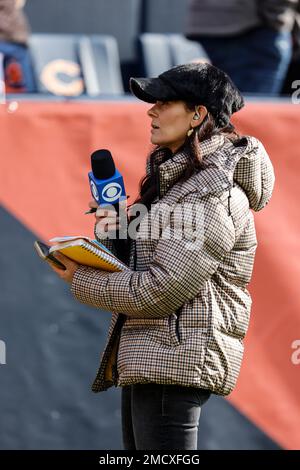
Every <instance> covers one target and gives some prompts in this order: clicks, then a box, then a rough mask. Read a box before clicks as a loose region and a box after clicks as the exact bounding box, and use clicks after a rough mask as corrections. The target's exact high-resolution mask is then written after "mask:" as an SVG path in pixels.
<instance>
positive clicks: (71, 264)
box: [49, 251, 80, 284]
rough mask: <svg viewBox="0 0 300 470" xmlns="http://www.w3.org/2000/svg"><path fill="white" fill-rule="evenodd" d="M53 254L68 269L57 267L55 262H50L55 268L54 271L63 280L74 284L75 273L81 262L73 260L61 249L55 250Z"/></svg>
mask: <svg viewBox="0 0 300 470" xmlns="http://www.w3.org/2000/svg"><path fill="white" fill-rule="evenodd" d="M53 256H55V258H57V259H58V260H59V261H61V262H62V264H63V265H64V266H65V267H66V270H63V269H59V268H57V267H56V266H55V265H54V264H53V263H50V262H49V265H50V266H51V268H52V269H53V271H54V272H55V273H56V274H57V275H58V276H59V277H60V278H61V279H62V280H63V281H66V282H68V283H69V284H72V281H73V277H74V274H75V271H76V270H77V269H78V268H79V266H80V264H78V263H75V261H72V260H71V259H70V258H68V257H67V256H65V255H63V254H62V253H60V252H59V251H55V252H54V253H53Z"/></svg>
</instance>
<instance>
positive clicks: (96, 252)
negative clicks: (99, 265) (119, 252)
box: [81, 243, 123, 268]
mask: <svg viewBox="0 0 300 470" xmlns="http://www.w3.org/2000/svg"><path fill="white" fill-rule="evenodd" d="M81 246H82V248H84V249H85V250H87V251H89V252H91V253H93V254H94V255H96V256H97V257H98V258H99V259H103V260H104V261H106V262H107V264H108V265H110V266H111V267H113V268H123V265H122V264H121V263H120V262H119V261H118V260H112V259H111V258H110V256H109V255H108V254H107V253H105V252H104V251H101V256H100V255H99V250H98V249H97V248H96V247H94V246H91V245H89V244H88V243H84V244H83V245H81Z"/></svg>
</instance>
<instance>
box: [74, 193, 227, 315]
mask: <svg viewBox="0 0 300 470" xmlns="http://www.w3.org/2000/svg"><path fill="white" fill-rule="evenodd" d="M198 207H199V211H200V213H201V214H202V215H201V226H200V225H197V231H195V229H194V227H195V225H194V222H193V221H192V218H191V217H185V220H184V236H182V237H181V239H179V237H177V238H176V237H175V236H174V233H171V236H166V233H167V232H166V231H163V233H162V235H161V238H160V239H159V241H158V243H157V246H156V249H155V253H154V257H153V260H152V263H151V265H150V266H149V269H148V270H147V271H141V272H136V271H131V270H127V271H123V272H119V273H107V272H104V271H100V270H97V269H93V268H89V267H86V266H81V267H79V268H78V269H77V271H76V272H75V275H74V278H73V282H72V286H71V290H72V293H73V295H74V296H75V297H76V299H77V300H79V301H80V302H83V303H86V304H89V305H92V306H94V307H98V308H100V309H104V310H108V311H113V312H117V313H124V314H125V315H128V316H130V317H136V318H146V317H148V318H149V317H153V318H161V317H166V316H168V315H170V314H171V313H172V312H174V311H176V310H177V309H178V308H179V307H181V306H182V305H183V304H184V303H185V302H187V301H188V300H190V299H192V298H194V297H195V295H197V293H198V292H199V291H200V289H201V288H202V287H203V286H204V284H205V282H206V281H207V280H208V279H209V278H210V277H211V276H212V275H213V274H214V273H215V271H216V270H217V269H218V266H219V264H220V263H221V261H222V259H223V257H224V256H225V255H226V254H227V253H228V252H229V251H231V249H232V248H233V245H234V242H235V230H234V226H233V222H232V218H231V217H230V216H229V215H228V212H227V207H225V206H224V205H223V204H222V203H221V202H220V200H219V199H218V198H216V197H210V198H208V199H207V200H206V202H205V203H202V204H201V203H200V205H198V206H197V210H198ZM198 220H199V219H198ZM175 226H176V225H175ZM167 229H168V227H167ZM193 235H195V239H194V240H193V238H192V236H193Z"/></svg>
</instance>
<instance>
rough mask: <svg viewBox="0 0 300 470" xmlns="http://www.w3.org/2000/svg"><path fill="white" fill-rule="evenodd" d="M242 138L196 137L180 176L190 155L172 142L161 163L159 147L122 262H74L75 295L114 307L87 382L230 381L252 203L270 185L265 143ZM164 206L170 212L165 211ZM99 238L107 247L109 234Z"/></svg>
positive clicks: (210, 385) (258, 202)
mask: <svg viewBox="0 0 300 470" xmlns="http://www.w3.org/2000/svg"><path fill="white" fill-rule="evenodd" d="M244 143H245V145H243V146H234V145H233V144H232V143H231V142H230V141H229V140H228V139H227V138H226V137H224V136H223V135H221V136H214V137H213V138H211V139H209V140H207V141H204V142H202V143H201V144H200V145H201V153H202V156H203V161H204V163H205V169H203V170H201V171H199V172H198V173H196V174H194V175H193V176H191V177H190V178H189V179H188V180H186V181H185V182H183V181H180V176H181V175H182V174H183V171H184V170H185V168H186V164H187V160H188V158H189V157H188V155H186V154H185V153H183V152H182V153H181V152H178V153H177V154H175V155H173V156H172V158H170V159H168V160H167V161H165V162H163V163H162V160H161V156H160V154H159V153H158V155H157V157H156V162H155V166H156V167H157V166H158V170H159V198H158V200H157V201H156V203H155V204H153V206H152V208H151V211H150V212H149V214H148V215H146V216H145V217H144V218H143V219H142V221H141V223H140V227H139V235H138V237H137V238H136V239H135V240H132V241H131V256H130V263H129V269H128V270H125V271H123V272H117V273H107V272H104V271H100V270H96V269H93V268H89V267H85V266H80V267H79V268H78V269H77V271H76V272H75V275H74V278H73V282H72V286H71V290H72V292H73V294H74V296H75V297H76V298H77V299H78V300H79V301H81V302H83V303H86V304H89V305H92V306H94V307H97V308H99V309H104V310H108V311H110V312H112V319H111V324H110V328H109V332H108V339H107V343H106V347H105V349H104V351H103V353H102V358H101V364H100V367H99V370H98V373H97V376H96V378H95V381H94V383H93V386H92V390H93V391H94V392H100V391H103V390H106V389H107V388H109V387H110V386H112V385H115V386H124V385H129V384H135V383H149V382H155V383H161V384H178V385H183V386H192V387H199V388H205V389H209V390H211V391H212V392H213V393H216V394H220V395H228V394H229V393H230V392H231V391H232V390H233V388H234V386H235V384H236V381H237V378H238V375H239V371H240V367H241V362H242V357H243V338H244V336H245V333H246V331H247V328H248V323H249V315H250V309H251V298H250V295H249V292H248V291H247V284H248V283H249V281H250V279H251V274H252V268H253V263H254V256H255V250H256V246H257V240H256V234H255V227H254V218H253V214H252V212H251V210H250V209H253V210H254V211H259V210H261V209H262V208H263V207H264V206H265V205H266V204H267V203H268V201H269V200H270V197H271V194H272V190H273V185H274V172H273V167H272V164H271V162H270V160H269V157H268V155H267V153H266V151H265V149H264V147H263V145H262V144H261V143H260V142H259V141H258V140H257V139H255V138H253V137H246V138H245V139H244ZM147 171H148V172H149V171H150V166H149V162H148V166H147ZM166 208H168V209H169V210H171V213H172V217H173V219H172V217H167V218H164V216H162V214H161V212H162V213H163V214H165V213H166V212H167V211H166ZM195 208H196V209H195ZM160 209H162V211H161V210H160ZM178 209H183V210H184V211H185V212H184V230H183V232H184V233H183V234H181V235H182V236H180V237H178V236H176V234H178V231H177V232H176V230H174V227H175V228H176V227H177V228H178V227H179V226H180V224H181V222H182V214H183V212H181V211H180V210H178ZM195 213H196V216H197V220H196V221H195V217H194V215H195ZM159 214H160V215H159ZM178 214H179V215H178ZM199 214H200V216H199ZM198 216H199V217H198ZM164 219H166V220H164ZM149 220H150V223H149ZM170 220H173V222H172V223H171V222H170ZM149 226H150V227H151V237H149ZM195 228H196V229H195ZM175 232H176V233H175ZM153 234H154V235H155V236H153ZM166 234H167V236H165V235H166ZM106 244H107V246H109V247H110V248H113V245H112V243H111V241H110V240H107V241H106Z"/></svg>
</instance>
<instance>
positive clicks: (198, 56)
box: [138, 33, 210, 77]
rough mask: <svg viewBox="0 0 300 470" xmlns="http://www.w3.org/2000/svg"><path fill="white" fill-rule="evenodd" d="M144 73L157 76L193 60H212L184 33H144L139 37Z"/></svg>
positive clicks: (148, 75)
mask: <svg viewBox="0 0 300 470" xmlns="http://www.w3.org/2000/svg"><path fill="white" fill-rule="evenodd" d="M138 46H139V54H140V61H141V64H142V68H143V73H144V74H145V76H147V77H155V76H157V75H159V74H160V73H162V72H164V71H165V70H168V69H169V68H171V67H173V66H175V65H180V64H186V63H188V62H192V61H206V62H210V60H209V58H208V56H207V54H206V52H205V50H204V49H203V48H202V47H201V45H200V44H199V43H197V42H195V41H190V40H188V39H186V38H185V36H183V35H182V34H156V33H144V34H141V35H140V37H139V39H138Z"/></svg>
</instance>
